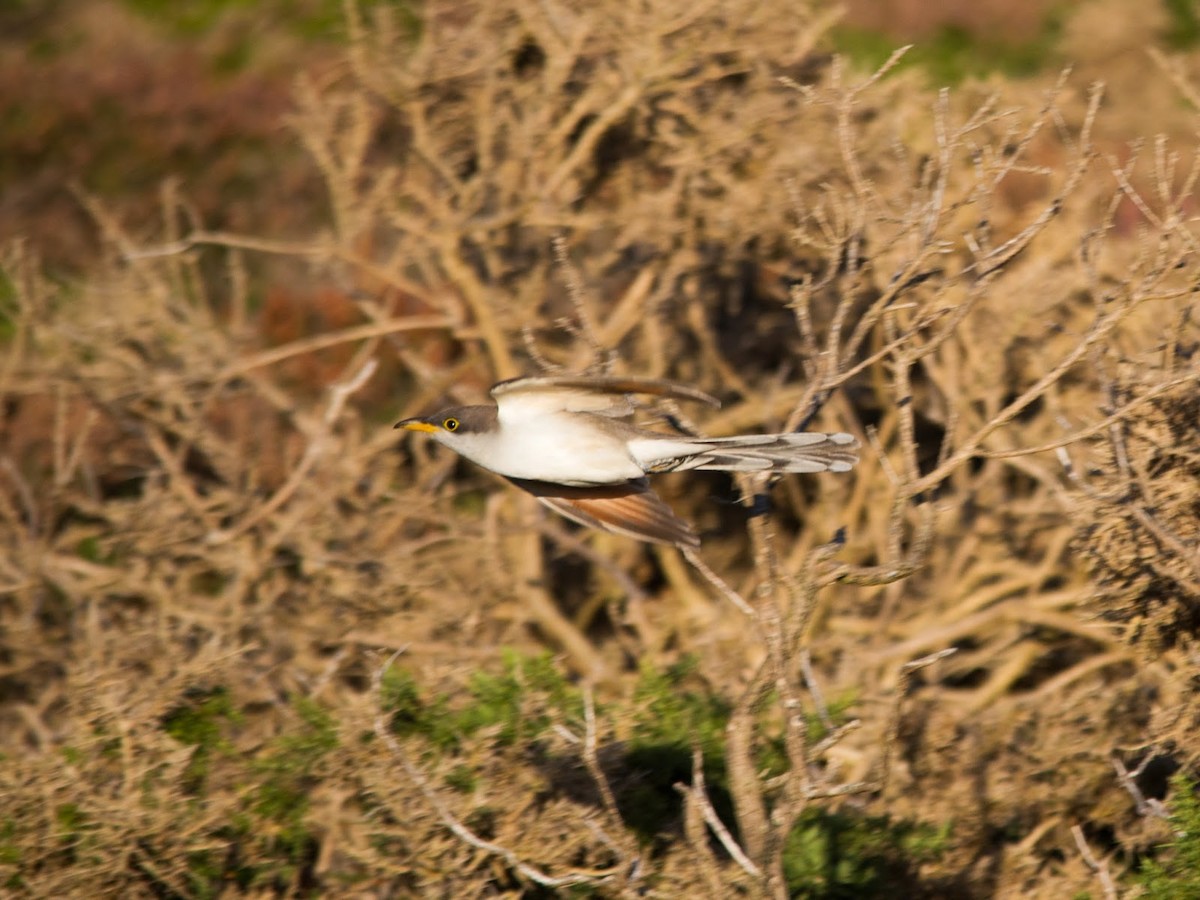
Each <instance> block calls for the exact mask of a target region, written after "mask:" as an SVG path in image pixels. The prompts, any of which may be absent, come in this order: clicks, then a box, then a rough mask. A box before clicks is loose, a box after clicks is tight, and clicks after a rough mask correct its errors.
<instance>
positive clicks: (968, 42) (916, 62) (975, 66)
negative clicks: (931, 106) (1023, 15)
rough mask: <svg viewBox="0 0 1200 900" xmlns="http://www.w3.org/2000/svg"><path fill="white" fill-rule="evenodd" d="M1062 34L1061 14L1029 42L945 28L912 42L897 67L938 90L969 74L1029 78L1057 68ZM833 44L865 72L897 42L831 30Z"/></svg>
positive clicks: (871, 32) (865, 33)
mask: <svg viewBox="0 0 1200 900" xmlns="http://www.w3.org/2000/svg"><path fill="white" fill-rule="evenodd" d="M1061 32H1062V21H1061V16H1060V15H1058V14H1052V15H1051V16H1049V17H1048V18H1047V19H1046V21H1045V22H1044V23H1043V26H1042V30H1041V33H1040V34H1038V36H1037V37H1036V38H1035V39H1034V40H1031V41H1026V42H1020V43H1017V42H1007V41H1002V40H996V39H990V38H988V37H987V36H985V35H982V34H978V33H975V32H971V31H968V30H967V29H965V28H961V27H957V26H953V25H947V26H944V27H943V28H941V29H940V30H939V31H938V32H937V34H935V35H934V36H933V37H931V38H927V39H923V40H921V41H918V42H916V43H914V44H913V46H912V47H911V48H910V49H909V51H908V52H907V53H905V54H904V58H903V59H902V60H901V61H900V63H899V65H898V66H897V68H900V69H903V68H917V69H921V70H922V71H924V72H926V73H928V75H929V79H930V81H931V82H932V83H933V84H935V85H938V86H942V85H953V84H958V83H959V82H961V81H962V80H963V79H965V78H968V77H971V76H982V75H986V74H988V73H989V72H1001V73H1003V74H1005V75H1009V76H1012V77H1017V78H1020V77H1028V76H1031V75H1035V74H1037V73H1038V72H1040V71H1043V70H1044V69H1046V68H1047V67H1049V66H1053V65H1056V64H1057V59H1056V56H1055V46H1056V44H1057V42H1058V38H1059V35H1060V34H1061ZM832 36H833V42H834V46H835V47H836V48H837V50H838V51H840V52H841V53H844V54H846V55H847V56H849V57H850V58H851V59H852V60H854V61H855V62H856V63H857V64H858V65H860V66H862V67H863V68H865V69H877V68H879V67H880V66H881V65H883V64H884V62H886V61H887V59H888V57H889V56H891V55H892V53H893V52H895V51H896V49H897V48H898V47H899V46H901V45H902V42H899V41H896V40H894V39H892V38H890V37H888V36H887V35H885V34H883V33H881V32H878V31H874V30H871V29H866V28H852V27H848V26H847V27H841V28H835V29H834V30H833V32H832Z"/></svg>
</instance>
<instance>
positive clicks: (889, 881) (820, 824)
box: [783, 807, 950, 900]
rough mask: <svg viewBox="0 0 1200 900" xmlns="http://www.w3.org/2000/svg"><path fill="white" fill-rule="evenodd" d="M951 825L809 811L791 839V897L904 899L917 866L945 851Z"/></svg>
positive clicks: (786, 862)
mask: <svg viewBox="0 0 1200 900" xmlns="http://www.w3.org/2000/svg"><path fill="white" fill-rule="evenodd" d="M949 832H950V829H949V826H945V827H943V828H941V829H934V828H931V827H929V826H927V825H919V824H914V823H908V822H895V821H892V820H890V819H888V818H886V817H882V816H863V815H858V814H855V813H847V812H829V811H827V810H824V809H818V808H815V807H814V808H810V809H808V810H806V811H805V813H804V814H803V815H802V816H801V817H800V820H799V821H798V822H797V823H796V825H795V827H794V828H793V829H792V832H791V834H789V835H788V839H787V845H786V847H785V849H784V856H783V870H784V876H785V877H786V879H787V884H788V891H789V893H790V894H791V896H793V897H812V898H817V897H820V898H829V900H835V898H846V900H850V898H854V900H869V898H873V897H878V898H888V897H896V896H904V895H905V894H906V893H907V891H906V889H905V886H906V885H908V886H911V885H913V884H914V879H915V878H916V877H917V873H916V867H917V866H918V865H919V864H921V863H923V862H929V861H931V860H934V859H937V858H938V857H939V856H940V855H941V854H942V853H943V852H944V851H945V849H946V847H947V845H948V838H949Z"/></svg>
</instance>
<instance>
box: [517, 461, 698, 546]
mask: <svg viewBox="0 0 1200 900" xmlns="http://www.w3.org/2000/svg"><path fill="white" fill-rule="evenodd" d="M509 480H510V481H511V482H512V483H513V484H515V485H516V486H517V487H519V488H522V489H524V490H526V491H528V492H529V493H531V494H533V495H534V496H535V497H537V498H538V500H540V501H541V502H542V503H544V504H545V505H546V506H548V507H550V508H551V509H552V510H554V511H555V512H556V513H558V514H559V515H561V516H565V517H566V518H568V519H570V520H571V521H573V522H578V523H579V524H580V525H585V526H587V527H588V528H597V529H599V530H601V531H610V532H613V533H615V534H623V535H626V536H627V537H632V538H636V539H637V540H639V541H649V542H651V543H654V544H667V545H670V546H675V547H699V546H700V539H699V538H698V537H696V533H695V532H694V531H693V530H692V527H691V526H690V525H688V523H687V522H685V521H683V519H681V518H679V517H678V516H677V515H675V513H674V512H672V511H671V508H670V507H669V506H667V504H666V503H664V502H663V500H662V498H661V497H659V496H658V494H656V493H654V491H653V490H651V488H650V486H649V484H647V483H646V481H645V480H638V481H630V482H627V483H625V484H614V485H596V486H594V487H574V486H570V485H565V484H552V483H550V482H545V481H528V480H525V479H519V478H510V479H509Z"/></svg>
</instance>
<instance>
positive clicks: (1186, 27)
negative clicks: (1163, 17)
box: [1163, 0, 1200, 50]
mask: <svg viewBox="0 0 1200 900" xmlns="http://www.w3.org/2000/svg"><path fill="white" fill-rule="evenodd" d="M1163 5H1164V6H1165V7H1166V10H1167V17H1168V19H1169V21H1170V25H1169V26H1168V27H1167V33H1166V35H1165V37H1166V40H1167V43H1168V44H1169V45H1170V46H1171V47H1173V48H1174V49H1176V50H1186V49H1188V48H1189V47H1195V46H1196V45H1197V44H1200V9H1198V8H1197V5H1196V0H1163Z"/></svg>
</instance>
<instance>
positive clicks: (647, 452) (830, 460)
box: [629, 431, 859, 474]
mask: <svg viewBox="0 0 1200 900" xmlns="http://www.w3.org/2000/svg"><path fill="white" fill-rule="evenodd" d="M858 447H859V443H858V441H857V440H856V439H855V437H854V436H853V435H850V434H845V433H844V432H838V433H836V434H821V433H818V432H812V431H805V432H793V433H789V434H752V435H741V436H738V437H724V438H676V437H673V436H672V437H667V436H665V435H664V436H663V437H661V438H660V437H649V436H647V437H645V438H638V439H635V440H633V441H630V443H629V449H630V451H631V452H632V453H633V455H634V457H635V458H636V459H637V461H638V462H639V463H640V464H641V466H642V468H643V469H645V471H646V472H648V473H651V474H653V473H658V472H678V471H682V470H685V469H701V470H709V471H722V472H848V471H850V469H852V468H854V465H855V464H856V463H857V462H858Z"/></svg>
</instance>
